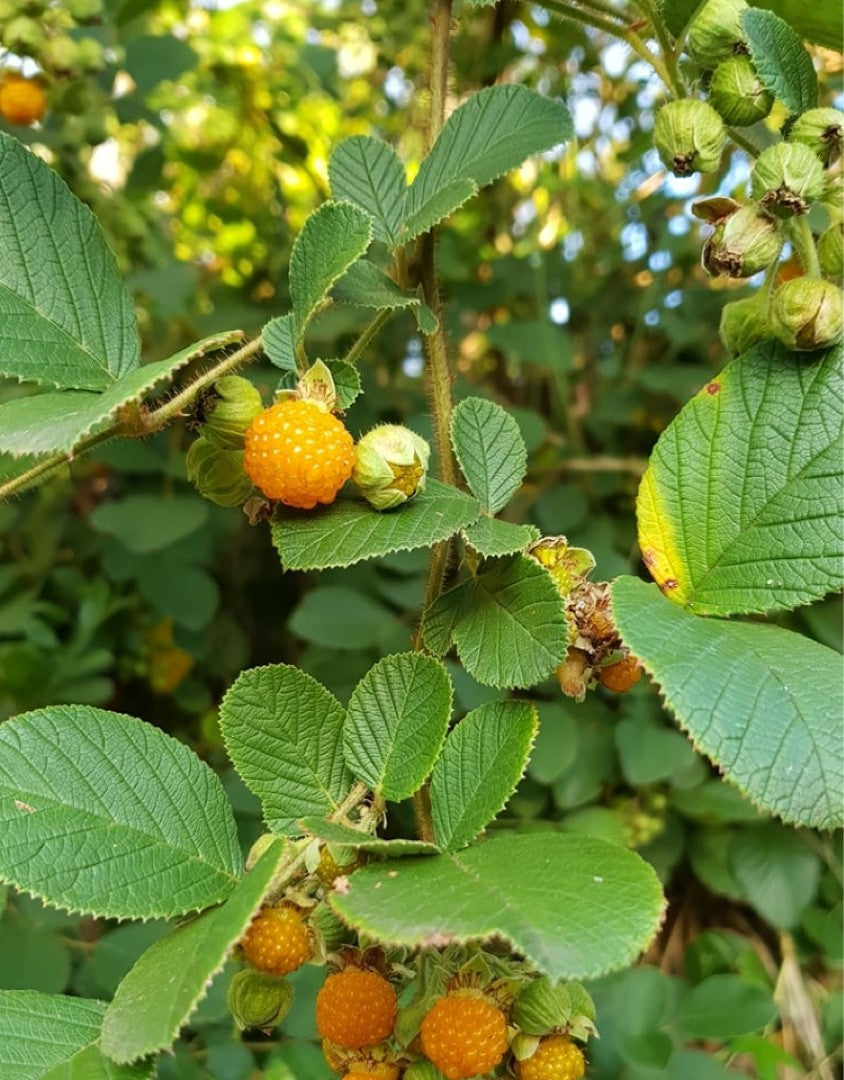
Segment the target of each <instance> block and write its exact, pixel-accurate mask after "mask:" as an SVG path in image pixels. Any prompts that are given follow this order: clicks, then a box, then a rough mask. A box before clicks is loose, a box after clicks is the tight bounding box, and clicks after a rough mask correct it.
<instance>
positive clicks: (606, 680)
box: [598, 656, 642, 694]
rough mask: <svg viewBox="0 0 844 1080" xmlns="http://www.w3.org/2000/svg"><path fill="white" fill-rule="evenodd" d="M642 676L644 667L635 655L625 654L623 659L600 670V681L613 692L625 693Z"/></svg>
mask: <svg viewBox="0 0 844 1080" xmlns="http://www.w3.org/2000/svg"><path fill="white" fill-rule="evenodd" d="M641 677H642V669H641V668H640V667H639V661H638V660H637V659H636V657H635V656H625V657H624V659H623V660H619V661H617V662H616V663H615V664H610V665H609V666H608V667H605V668H601V670H600V671H599V672H598V682H599V683H600V684H601V686H605V687H606V688H607V690H612V691H613V693H616V694H623V693H624V692H625V690H629V689H630V687H631V686H635V685H636V683H637V682H638V681H639V679H641Z"/></svg>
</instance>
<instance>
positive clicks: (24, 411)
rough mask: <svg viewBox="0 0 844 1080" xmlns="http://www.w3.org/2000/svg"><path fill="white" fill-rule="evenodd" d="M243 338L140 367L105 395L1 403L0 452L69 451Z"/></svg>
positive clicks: (225, 338) (224, 338) (229, 337)
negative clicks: (180, 373) (187, 370)
mask: <svg viewBox="0 0 844 1080" xmlns="http://www.w3.org/2000/svg"><path fill="white" fill-rule="evenodd" d="M0 289H2V286H0ZM0 303H2V301H0ZM240 336H241V335H240V334H239V333H235V334H217V335H214V336H213V337H210V338H205V339H204V340H203V341H200V342H198V343H197V344H196V345H191V346H190V347H189V348H187V349H182V351H181V352H179V353H176V355H175V356H171V357H169V358H168V359H167V360H158V361H156V362H155V363H152V364H145V365H144V366H143V367H140V368H135V370H134V371H130V372H128V373H127V374H126V375H124V376H123V377H122V378H120V379H118V380H117V381H116V382H114V383H113V384H112V385H111V386H110V387H109V388H108V389H107V390H105V391H104V392H102V393H95V392H91V391H88V390H65V391H59V392H56V391H49V392H47V393H42V394H33V395H31V396H30V397H21V398H13V399H12V400H11V401H7V402H4V403H3V404H2V405H0V452H3V451H8V452H10V453H12V454H15V455H18V454H50V453H56V452H65V453H70V452H71V451H72V450H73V449H74V448H75V447H76V446H77V445H78V444H79V443H80V442H81V441H82V439H84V438H85V436H86V435H89V434H91V432H93V431H99V430H102V429H103V428H105V427H107V426H108V425H109V423H110V422H111V421H113V420H114V418H115V416H116V415H117V412H118V410H120V409H121V408H123V407H124V406H125V405H128V404H129V403H130V402H137V401H140V400H141V399H142V398H143V397H144V396H145V395H146V394H148V393H149V392H150V391H151V390H153V389H154V388H155V387H156V386H157V385H158V384H159V383H161V382H164V381H165V380H168V379H170V378H172V376H173V375H174V374H175V372H176V371H178V370H179V368H182V367H185V365H187V364H189V363H190V362H191V361H193V360H196V359H197V358H198V357H201V356H204V355H205V354H206V353H208V352H212V351H214V350H216V349H220V348H223V347H224V346H225V345H228V344H230V343H231V342H232V341H233V340H237V339H239V338H240Z"/></svg>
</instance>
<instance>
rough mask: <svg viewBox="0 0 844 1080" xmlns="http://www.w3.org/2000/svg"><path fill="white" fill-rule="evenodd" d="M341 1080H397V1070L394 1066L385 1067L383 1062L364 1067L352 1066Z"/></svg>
mask: <svg viewBox="0 0 844 1080" xmlns="http://www.w3.org/2000/svg"><path fill="white" fill-rule="evenodd" d="M343 1080H399V1070H398V1069H397V1068H396V1067H395V1065H386V1064H384V1063H383V1062H378V1063H377V1064H376V1063H373V1064H372V1065H365V1066H364V1065H354V1066H353V1067H352V1071H351V1072H347V1073H346V1075H345V1076H344V1077H343Z"/></svg>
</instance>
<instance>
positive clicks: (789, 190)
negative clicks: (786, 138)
mask: <svg viewBox="0 0 844 1080" xmlns="http://www.w3.org/2000/svg"><path fill="white" fill-rule="evenodd" d="M824 182H825V177H824V170H823V165H821V163H820V160H819V159H818V157H817V156H816V155H815V154H813V153H812V151H811V150H810V149H809V147H808V146H804V145H803V143H784V142H781V143H775V144H774V145H773V146H769V147H768V148H767V150H763V151H762V153H761V154H760V155H759V157H758V159H757V161H756V164H755V166H754V168H753V174H752V176H751V178H750V190H751V193H752V195H753V198H754V199H756V200H757V201H758V202H759V205H760V206H761V207H762V209H763V210H767V211H768V213H770V214H776V216H777V217H781V218H788V217H793V216H794V215H795V214H806V213H808V211H809V206H810V204H811V203H812V201H813V200H814V199H817V198H819V197H820V195H821V194H822V193H823V190H824Z"/></svg>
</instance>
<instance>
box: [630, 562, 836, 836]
mask: <svg viewBox="0 0 844 1080" xmlns="http://www.w3.org/2000/svg"><path fill="white" fill-rule="evenodd" d="M613 612H614V615H615V620H616V624H617V626H618V628H619V632H620V633H621V636H622V638H623V639H624V642H625V644H626V645H628V646H629V647H630V649H631V651H632V652H633V653H635V655H636V656H638V657H639V659H640V660H641V661H642V663H643V665H644V667H645V669H646V670H647V671H648V672H649V673H650V674H651V675H652V676H653V678H654V679H655V680H656V682H657V683H659V685H660V687H661V689H662V693H663V695H664V698H665V703H666V704H667V705H668V707H669V708H670V709H671V710H672V712H673V713H674V714H675V715H676V717H677V719H678V721H679V723H680V726H681V727H682V728H683V729H684V730H685V731H686V732H687V733H688V734H689V736H690V737H691V738H692V739H693V741H694V742H695V744H696V746H697V747H698V749H700V750H701V751H703V753H704V754H706V755H707V756H708V757H710V758H712V760H713V761H714V762H715V763H716V764H717V765H719V766H720V767H721V769H722V770H723V771H724V772H725V773H726V774H727V776H728V777H729V779H731V780H732V781H733V782H734V783H735V784H736V785H737V786H738V787H739V788H741V789H742V791H743V792H744V793H745V794H746V795H747V796H748V797H749V798H750V799H752V800H753V802H754V803H756V804H757V805H758V806H761V807H763V808H764V809H766V810H768V811H770V812H771V813H773V814H777V815H778V816H779V817H781V818H783V819H784V820H785V821H791V822H799V823H802V824H806V825H813V826H816V827H817V828H820V829H831V828H835V827H836V826H838V825H841V824H842V820H844V815H842V807H841V800H840V797H839V795H840V792H841V786H842V780H844V761H842V747H841V714H842V711H844V703H842V693H841V658H840V656H839V655H838V654H837V653H835V652H833V651H832V649H828V648H827V647H826V646H825V645H819V644H818V643H817V642H815V641H810V640H809V639H808V638H804V637H801V636H800V635H799V634H795V633H792V632H791V631H789V630H781V629H779V627H774V626H761V625H758V624H753V623H735V622H724V621H722V620H720V619H705V618H701V617H699V616H697V615H691V614H689V613H688V612H687V611H684V610H683V609H682V608H680V607H678V606H677V605H676V604H672V603H671V602H670V601H668V600H666V599H665V598H664V597H663V596H661V595H660V593H659V590H658V589H657V588H656V586H654V585H646V584H645V583H644V582H643V581H638V580H636V579H635V578H629V577H622V578H619V579H618V581H616V582H615V584H614V586H613Z"/></svg>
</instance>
